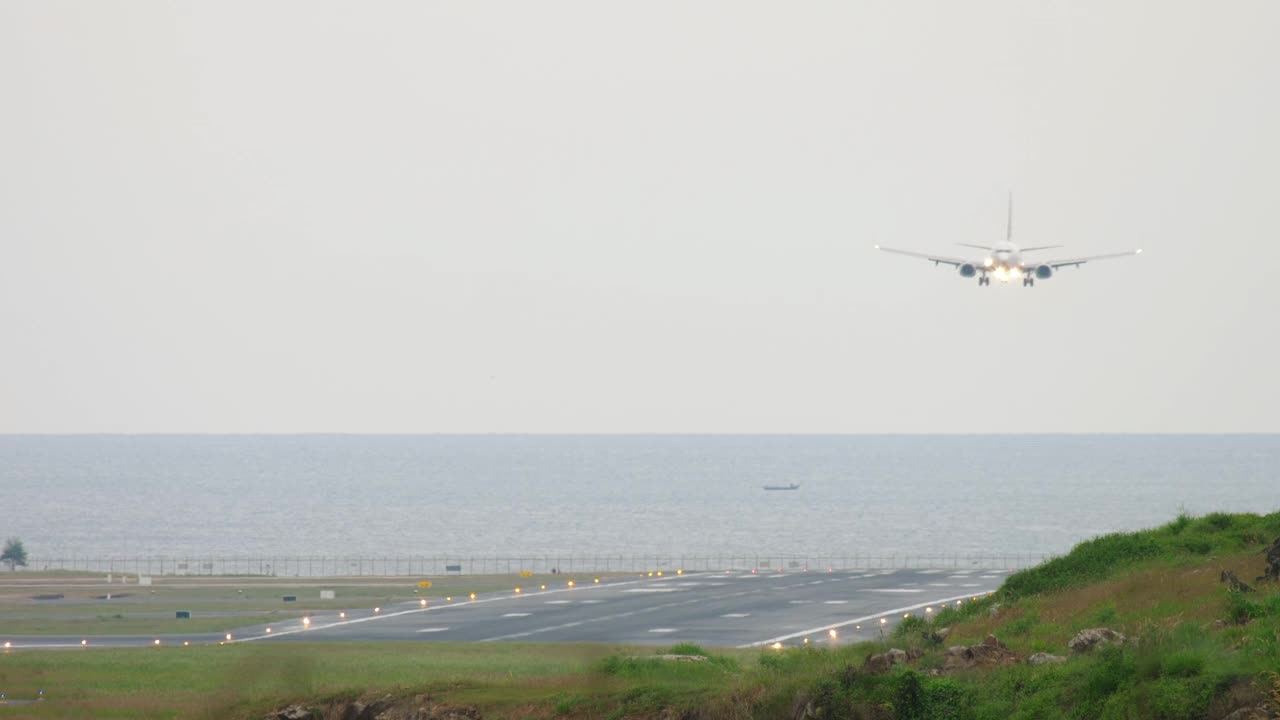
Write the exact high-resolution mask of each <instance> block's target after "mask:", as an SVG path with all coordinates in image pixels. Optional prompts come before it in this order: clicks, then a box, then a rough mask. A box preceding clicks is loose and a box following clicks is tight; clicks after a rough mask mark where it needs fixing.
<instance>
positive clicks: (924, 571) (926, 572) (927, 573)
mask: <svg viewBox="0 0 1280 720" xmlns="http://www.w3.org/2000/svg"><path fill="white" fill-rule="evenodd" d="M944 572H946V570H921V571H920V574H921V575H937V574H938V573H944Z"/></svg>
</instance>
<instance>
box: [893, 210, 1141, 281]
mask: <svg viewBox="0 0 1280 720" xmlns="http://www.w3.org/2000/svg"><path fill="white" fill-rule="evenodd" d="M956 244H957V245H960V246H963V247H971V248H978V249H979V250H986V251H987V253H986V255H985V256H984V257H983V258H982V259H980V260H967V259H965V258H958V257H949V256H946V255H934V254H931V253H921V252H913V251H911V250H898V249H896V248H887V247H884V246H881V245H876V249H877V250H883V251H885V252H891V253H897V254H899V255H910V256H911V257H919V258H924V259H925V260H929V261H930V262H932V263H933V264H934V265H951V266H954V267H955V268H956V269H958V270H959V271H960V277H964V278H971V277H977V278H978V286H979V287H981V286H983V285H990V284H991V276H992V275H994V276H995V278H996V279H997V280H999V281H1000V282H1001V283H1005V284H1008V282H1009V281H1010V280H1018V279H1021V280H1022V287H1032V286H1034V285H1035V284H1036V280H1037V279H1039V280H1048V279H1049V278H1051V277H1053V274H1054V273H1055V272H1057V271H1058V270H1059V269H1061V268H1064V267H1076V268H1078V267H1080V266H1081V265H1084V264H1085V263H1088V262H1093V261H1095V260H1108V259H1111V258H1120V257H1129V256H1130V255H1141V254H1142V250H1141V249H1139V250H1129V251H1127V252H1118V253H1109V254H1106V255H1086V256H1084V257H1075V258H1066V259H1062V260H1029V259H1026V258H1023V256H1022V254H1023V253H1029V252H1035V251H1037V250H1051V249H1053V248H1059V247H1062V246H1061V245H1040V246H1038V247H1028V248H1020V247H1018V246H1017V245H1015V244H1014V243H1013V196H1012V195H1010V196H1009V224H1008V226H1007V227H1006V229H1005V237H1004V241H1003V242H997V243H996V244H995V245H993V246H991V247H987V246H985V245H971V244H969V243H956Z"/></svg>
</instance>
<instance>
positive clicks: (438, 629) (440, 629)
mask: <svg viewBox="0 0 1280 720" xmlns="http://www.w3.org/2000/svg"><path fill="white" fill-rule="evenodd" d="M448 629H449V628H447V627H433V628H422V629H421V630H419V631H418V632H420V633H437V632H444V631H446V630H448Z"/></svg>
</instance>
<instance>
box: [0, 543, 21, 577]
mask: <svg viewBox="0 0 1280 720" xmlns="http://www.w3.org/2000/svg"><path fill="white" fill-rule="evenodd" d="M0 563H8V564H9V572H13V571H14V570H17V569H18V568H19V567H26V566H27V549H26V548H25V547H23V546H22V541H21V540H19V539H18V538H16V537H11V538H9V539H8V540H5V541H4V552H0Z"/></svg>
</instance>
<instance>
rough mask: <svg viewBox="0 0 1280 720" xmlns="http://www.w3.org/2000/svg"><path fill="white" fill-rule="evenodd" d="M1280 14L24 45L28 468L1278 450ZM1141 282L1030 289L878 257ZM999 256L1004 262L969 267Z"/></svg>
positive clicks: (918, 16) (588, 12) (6, 301)
mask: <svg viewBox="0 0 1280 720" xmlns="http://www.w3.org/2000/svg"><path fill="white" fill-rule="evenodd" d="M1277 37H1280V3H1277V2H1274V0H1255V1H1247V0H1240V1H1236V2H1229V3H1211V2H1207V1H1205V2H1177V1H1175V2H1141V3H1138V2H1129V3H1124V2H1121V3H1117V2H1113V1H1111V0H1107V1H1105V2H1103V1H1101V0H1099V1H1096V2H1059V3H1042V2H1013V1H1010V2H985V1H983V2H965V3H957V2H951V1H949V0H947V1H943V2H928V3H926V2H888V1H885V2H843V1H842V2H805V3H774V2H770V3H763V2H743V1H742V0H732V1H723V2H687V1H685V0H680V1H678V2H676V1H672V2H643V3H608V2H597V1H595V0H591V1H585V0H584V1H583V2H522V1H521V2H515V1H513V2H474V1H470V0H468V1H465V2H464V1H458V2H450V3H437V2H368V3H366V2H361V3H355V2H350V3H333V2H316V1H315V0H308V1H306V2H265V3H264V2H256V1H255V2H227V1H220V2H202V3H169V2H141V1H139V2H96V1H89V0H85V1H84V2H50V1H48V0H32V1H29V2H19V1H14V0H9V1H6V2H4V3H3V4H0V337H2V338H3V343H2V344H0V432H313V431H335V432H609V433H612V432H797V433H798V432H837V433H867V432H1059V431H1061V432H1173V431H1177V432H1181V431H1191V432H1235V431H1268V432H1275V431H1280V381H1278V380H1277V377H1276V373H1277V369H1278V368H1280V329H1278V328H1280V317H1277V311H1278V310H1280V290H1278V289H1277V288H1278V287H1280V285H1278V283H1280V139H1278V137H1277V132H1278V131H1277V128H1280V91H1278V90H1277V89H1278V88H1280V44H1277V42H1276V38H1277ZM1010 190H1012V191H1013V193H1014V196H1015V203H1016V209H1015V220H1014V231H1015V234H1014V239H1015V241H1018V242H1021V243H1022V244H1024V245H1052V244H1064V245H1067V246H1068V247H1067V248H1065V249H1064V250H1063V251H1046V252H1045V253H1044V254H1043V255H1041V256H1042V257H1045V256H1051V255H1055V254H1060V253H1066V254H1067V255H1068V256H1070V255H1076V254H1085V253H1094V252H1106V251H1113V250H1126V249H1132V248H1137V247H1141V248H1144V250H1145V252H1144V254H1143V255H1142V256H1140V257H1138V258H1130V259H1123V260H1114V261H1107V262H1103V263H1097V264H1092V265H1087V266H1085V267H1083V268H1081V269H1079V270H1070V269H1068V270H1065V271H1063V272H1062V273H1061V274H1060V275H1058V276H1056V277H1054V278H1053V279H1051V280H1048V281H1042V282H1040V283H1039V284H1037V286H1036V287H1035V288H1033V289H1023V288H1022V287H1020V286H1012V285H1010V286H1004V287H1002V286H998V285H993V286H992V287H990V288H979V287H978V286H977V283H976V282H975V281H973V280H965V279H962V278H960V277H959V276H958V274H957V273H956V272H955V270H954V269H951V268H946V267H934V266H933V265H931V264H929V263H927V262H925V261H923V260H916V259H912V258H907V257H900V256H891V255H887V254H883V253H877V252H876V251H875V250H874V249H873V247H872V246H873V245H874V244H876V243H882V244H885V245H894V246H900V247H907V248H914V249H921V250H926V251H931V252H943V253H952V254H954V253H961V254H963V253H965V252H968V251H966V250H964V249H961V248H956V247H955V246H954V243H956V242H966V243H990V242H993V241H996V240H999V239H1001V238H1002V237H1003V233H1004V214H1005V197H1006V193H1007V192H1009V191H1010ZM973 252H974V253H975V254H977V255H978V256H980V255H981V253H980V251H973Z"/></svg>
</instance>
